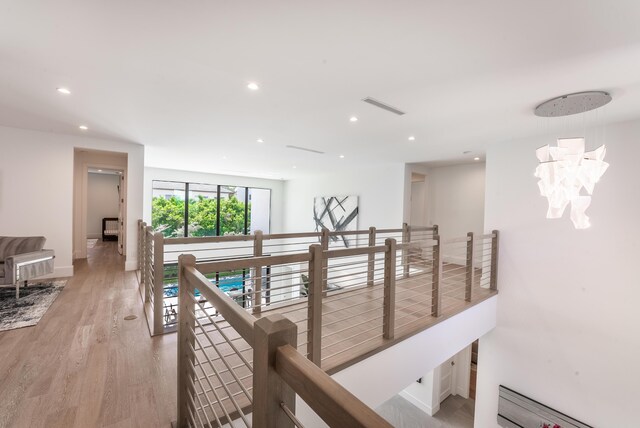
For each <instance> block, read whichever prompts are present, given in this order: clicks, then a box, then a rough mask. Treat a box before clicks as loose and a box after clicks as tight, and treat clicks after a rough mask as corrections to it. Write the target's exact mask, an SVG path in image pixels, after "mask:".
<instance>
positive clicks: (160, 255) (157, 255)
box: [153, 232, 164, 336]
mask: <svg viewBox="0 0 640 428" xmlns="http://www.w3.org/2000/svg"><path fill="white" fill-rule="evenodd" d="M153 275H154V284H153V286H154V287H153V335H154V336H156V335H158V334H164V236H163V235H162V233H161V232H156V233H154V235H153Z"/></svg>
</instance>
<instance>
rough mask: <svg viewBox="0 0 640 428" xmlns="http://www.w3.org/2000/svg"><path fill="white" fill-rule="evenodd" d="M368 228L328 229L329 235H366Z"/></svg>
mask: <svg viewBox="0 0 640 428" xmlns="http://www.w3.org/2000/svg"><path fill="white" fill-rule="evenodd" d="M368 234H369V231H368V230H344V231H340V230H334V231H329V236H349V235H368Z"/></svg>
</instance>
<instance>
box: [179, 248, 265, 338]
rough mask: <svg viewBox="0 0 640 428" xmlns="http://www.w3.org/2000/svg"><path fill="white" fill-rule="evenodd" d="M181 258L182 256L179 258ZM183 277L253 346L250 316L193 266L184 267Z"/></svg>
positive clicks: (254, 319) (252, 320) (252, 321)
mask: <svg viewBox="0 0 640 428" xmlns="http://www.w3.org/2000/svg"><path fill="white" fill-rule="evenodd" d="M180 257H181V258H182V257H184V256H180ZM182 269H183V270H184V275H185V277H186V279H187V281H189V282H190V283H191V284H192V287H193V288H192V289H195V288H197V289H198V290H199V291H200V294H202V295H203V296H204V297H205V298H206V299H207V300H208V301H209V302H211V304H212V305H213V307H215V308H216V310H217V311H218V312H220V314H221V315H222V316H223V317H224V319H225V320H226V321H227V322H229V324H231V325H232V326H233V328H234V329H235V330H236V331H237V332H238V333H239V334H240V336H242V338H243V339H244V340H245V341H246V342H247V343H248V344H249V345H250V346H253V323H254V322H255V321H256V318H254V317H253V316H252V315H251V314H249V313H248V312H247V311H246V310H244V309H243V308H242V307H240V306H239V305H238V304H237V303H236V302H234V301H233V299H232V298H231V297H229V296H227V295H226V294H225V293H224V291H222V290H220V289H219V288H218V287H214V286H212V285H211V282H209V280H208V279H207V278H206V277H205V276H204V275H203V274H202V273H200V272H199V271H198V269H197V268H196V267H195V266H184V267H182Z"/></svg>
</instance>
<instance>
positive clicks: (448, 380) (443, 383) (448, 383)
mask: <svg viewBox="0 0 640 428" xmlns="http://www.w3.org/2000/svg"><path fill="white" fill-rule="evenodd" d="M454 365H455V361H454V357H451V358H449V359H448V360H447V361H445V362H444V363H442V365H441V366H440V402H441V403H442V402H443V401H444V400H445V398H447V397H448V396H450V395H451V393H452V392H453V375H454Z"/></svg>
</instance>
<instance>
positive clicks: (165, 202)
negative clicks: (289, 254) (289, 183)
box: [151, 180, 271, 238]
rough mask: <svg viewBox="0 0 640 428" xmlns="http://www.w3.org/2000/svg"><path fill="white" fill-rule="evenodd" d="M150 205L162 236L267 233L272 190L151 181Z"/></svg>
mask: <svg viewBox="0 0 640 428" xmlns="http://www.w3.org/2000/svg"><path fill="white" fill-rule="evenodd" d="M185 201H188V203H186V204H185ZM151 206H152V209H151V224H152V226H153V229H154V230H156V231H159V232H162V233H163V235H164V236H165V237H172V238H173V237H182V236H224V235H243V234H244V235H246V234H250V233H253V232H255V231H256V230H262V231H263V232H264V233H269V224H270V216H271V190H270V189H258V188H252V187H239V186H224V185H216V184H202V183H183V182H174V181H159V180H154V181H153V201H152V205H151ZM185 225H187V227H186V228H185Z"/></svg>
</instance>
